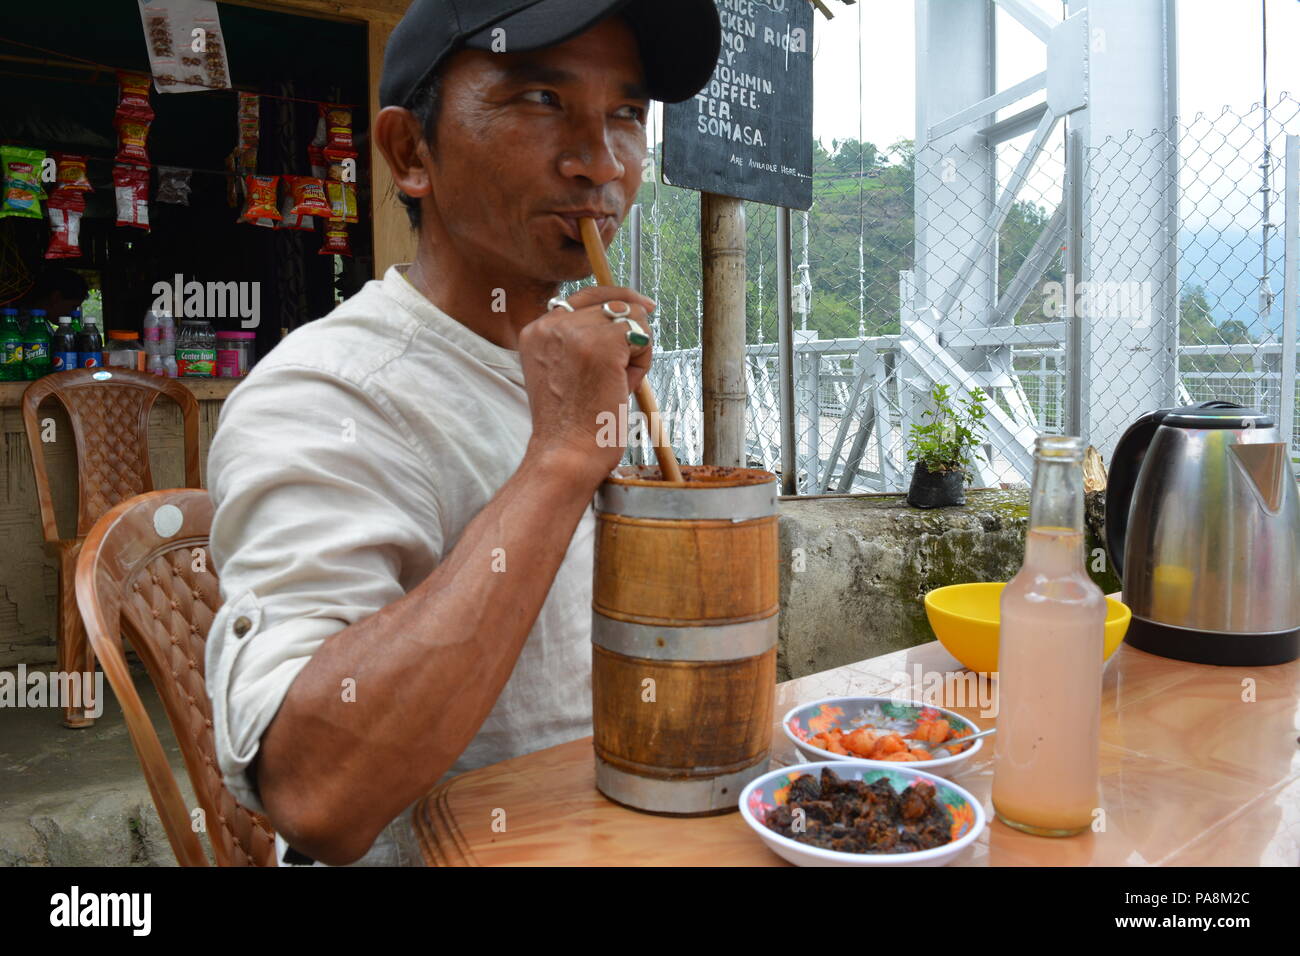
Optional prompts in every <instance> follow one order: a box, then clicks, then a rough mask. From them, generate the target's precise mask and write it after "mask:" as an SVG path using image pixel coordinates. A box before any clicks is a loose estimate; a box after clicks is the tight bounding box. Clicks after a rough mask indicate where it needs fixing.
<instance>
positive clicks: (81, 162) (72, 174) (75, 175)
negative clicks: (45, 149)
mask: <svg viewBox="0 0 1300 956" xmlns="http://www.w3.org/2000/svg"><path fill="white" fill-rule="evenodd" d="M53 155H54V162H55V164H56V168H57V170H58V171H57V172H56V173H55V180H56V183H55V187H54V195H56V196H58V195H60V194H62V193H90V192H94V191H95V188H94V187H93V186H91V185H90V175H89V174H88V173H87V171H86V162H87V158H86V157H85V156H78V155H74V154H72V153H54V154H53Z"/></svg>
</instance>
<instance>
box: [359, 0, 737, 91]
mask: <svg viewBox="0 0 1300 956" xmlns="http://www.w3.org/2000/svg"><path fill="white" fill-rule="evenodd" d="M618 13H621V14H623V15H624V16H625V17H627V19H628V22H629V23H630V24H631V26H632V30H633V32H634V33H635V34H636V38H637V45H638V46H639V47H640V50H641V62H642V63H643V64H644V65H645V72H646V90H647V92H648V94H649V96H650V98H651V99H654V100H659V101H660V102H663V103H680V102H681V101H682V100H688V99H690V98H691V97H692V96H694V95H695V94H696V93H698V92H699V91H700V89H701V88H702V87H703V86H704V84H706V83H708V82H709V77H710V76H712V75H713V69H714V67H715V65H716V64H717V61H718V53H719V51H720V50H721V48H722V24H721V21H720V20H719V18H718V9H717V7H716V6H714V3H713V0H413V2H412V3H411V5H410V6H409V7H407V9H406V14H405V15H404V16H403V17H402V19H401V22H399V23H398V24H397V26H396V27H394V28H393V32H392V34H391V35H390V36H389V38H388V46H387V47H386V48H385V50H384V71H383V75H382V76H381V77H380V80H379V105H380V107H381V108H382V107H385V106H405V105H406V102H407V100H408V99H410V97H411V94H412V93H414V92H415V91H416V89H417V88H418V87H419V86H420V84H421V83H422V82H424V80H425V78H426V77H427V76H428V75H429V74H430V73H431V72H433V70H434V69H436V68H437V67H438V66H439V65H440V64H441V63H442V62H443V61H444V60H446V58H447V57H448V56H450V55H451V54H452V53H453V52H454V51H455V50H457V49H459V48H461V47H469V48H470V49H475V50H491V49H492V42H493V39H494V36H493V34H494V32H495V31H496V30H497V29H498V28H501V29H503V30H505V33H504V34H500V35H501V36H504V38H505V42H506V49H507V50H508V51H509V52H512V53H525V52H528V51H530V50H541V49H544V48H545V47H549V46H555V45H557V44H560V43H564V42H565V41H567V40H571V39H573V38H574V37H576V36H578V35H579V34H582V33H585V32H586V31H587V30H589V29H591V28H592V27H594V26H595V25H596V24H597V23H599V22H600V21H602V20H604V19H605V18H606V17H609V16H613V15H614V14H618Z"/></svg>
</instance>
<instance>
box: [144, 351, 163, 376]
mask: <svg viewBox="0 0 1300 956" xmlns="http://www.w3.org/2000/svg"><path fill="white" fill-rule="evenodd" d="M144 370H145V371H146V372H148V373H149V374H150V375H158V376H161V377H163V378H166V377H167V362H166V361H165V360H164V359H163V357H162V356H161V355H159V354H158V353H157V352H154V353H152V354H151V355H150V356H149V363H148V364H147V365H146V366H145V369H144Z"/></svg>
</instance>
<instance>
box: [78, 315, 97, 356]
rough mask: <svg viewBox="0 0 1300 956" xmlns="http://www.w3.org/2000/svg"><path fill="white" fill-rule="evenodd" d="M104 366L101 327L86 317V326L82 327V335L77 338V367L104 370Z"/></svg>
mask: <svg viewBox="0 0 1300 956" xmlns="http://www.w3.org/2000/svg"><path fill="white" fill-rule="evenodd" d="M103 366H104V339H103V338H102V337H101V336H100V334H99V327H98V326H96V325H95V320H94V319H93V318H92V317H90V316H86V324H85V325H84V326H82V329H81V334H79V335H78V336H77V367H78V368H103Z"/></svg>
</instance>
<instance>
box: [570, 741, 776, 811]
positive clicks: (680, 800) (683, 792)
mask: <svg viewBox="0 0 1300 956" xmlns="http://www.w3.org/2000/svg"><path fill="white" fill-rule="evenodd" d="M767 765H768V757H767V755H766V754H765V755H764V756H763V757H762V758H761V759H760V760H758V761H757V762H755V764H754V765H753V766H752V767H746V768H745V769H744V770H738V771H736V772H735V773H729V774H724V775H722V776H718V777H686V778H677V779H672V780H665V779H660V778H654V777H643V776H640V775H638V774H634V773H628V772H627V771H626V770H620V769H619V768H617V767H615V766H613V765H612V764H609V763H606V762H605V761H604V760H601V759H600V757H599V756H597V757H596V789H597V790H599V791H600V792H601V793H603V794H604V795H605V796H607V797H609V798H610V799H611V800H614V801H616V802H618V803H621V804H623V805H624V806H629V807H636V808H637V809H640V810H652V811H654V812H655V813H710V812H712V811H716V810H728V809H731V808H732V807H735V806H738V805H739V803H740V793H741V791H742V790H744V789H745V787H747V786H748V785H749V784H750V783H751V782H752V781H754V780H757V779H758V778H759V777H761V776H762V775H763V774H765V773H766V772H767Z"/></svg>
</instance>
